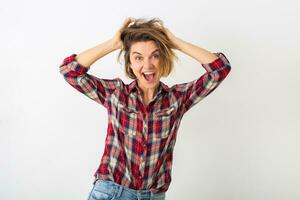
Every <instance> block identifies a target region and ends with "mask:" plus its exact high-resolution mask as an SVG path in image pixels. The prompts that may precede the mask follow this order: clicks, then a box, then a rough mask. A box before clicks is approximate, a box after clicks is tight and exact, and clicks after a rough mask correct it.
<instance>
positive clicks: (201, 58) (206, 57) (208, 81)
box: [166, 29, 231, 111]
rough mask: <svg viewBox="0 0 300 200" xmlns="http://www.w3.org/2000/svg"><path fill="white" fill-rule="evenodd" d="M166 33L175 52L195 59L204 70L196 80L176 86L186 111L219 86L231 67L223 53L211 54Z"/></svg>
mask: <svg viewBox="0 0 300 200" xmlns="http://www.w3.org/2000/svg"><path fill="white" fill-rule="evenodd" d="M166 31H167V35H168V37H169V39H170V40H171V41H172V42H173V43H174V45H175V46H176V49H177V50H179V51H182V52H183V53H185V54H187V55H189V56H191V57H192V58H194V59H196V60H197V61H198V62H199V63H200V64H201V65H202V66H203V67H204V69H205V70H206V73H205V74H203V75H202V76H201V77H199V78H198V79H196V80H194V81H191V82H188V83H183V84H177V85H176V89H177V90H179V91H180V92H181V93H182V94H183V99H182V102H183V103H184V106H185V111H187V110H189V109H190V108H191V107H192V106H194V105H196V104H197V103H198V102H200V101H201V100H202V99H204V98H205V97H206V96H207V95H209V94H210V93H211V92H212V91H214V90H215V89H216V88H217V87H218V86H219V85H220V83H221V82H222V81H223V80H224V79H225V77H226V76H227V75H228V74H229V72H230V70H231V65H230V63H229V61H228V59H227V58H226V56H225V55H224V54H223V53H220V52H219V53H211V52H209V51H207V50H205V49H203V48H201V47H198V46H196V45H194V44H191V43H189V42H186V41H184V40H182V39H180V38H178V37H176V36H175V35H174V34H172V33H171V32H170V31H169V30H168V29H166Z"/></svg>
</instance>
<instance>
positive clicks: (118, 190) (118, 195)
mask: <svg viewBox="0 0 300 200" xmlns="http://www.w3.org/2000/svg"><path fill="white" fill-rule="evenodd" d="M116 188H117V191H116V193H117V198H119V197H120V196H121V194H122V191H123V187H122V186H121V185H116Z"/></svg>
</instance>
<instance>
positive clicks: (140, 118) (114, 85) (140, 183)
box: [59, 53, 231, 193]
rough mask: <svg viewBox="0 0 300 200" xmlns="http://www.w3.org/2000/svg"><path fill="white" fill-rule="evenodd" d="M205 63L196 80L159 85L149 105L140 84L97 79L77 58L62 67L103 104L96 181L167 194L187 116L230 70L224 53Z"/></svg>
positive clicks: (75, 83)
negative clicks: (104, 126)
mask: <svg viewBox="0 0 300 200" xmlns="http://www.w3.org/2000/svg"><path fill="white" fill-rule="evenodd" d="M214 54H215V55H217V56H218V58H217V59H216V60H214V61H213V62H211V63H208V64H202V66H203V67H204V69H205V70H206V73H204V74H203V75H202V76H201V77H199V78H197V79H195V80H194V81H191V82H187V83H181V84H176V85H174V86H172V87H168V86H167V85H166V84H164V83H163V82H160V84H159V89H158V90H157V93H156V94H155V96H154V98H153V100H152V101H151V102H150V103H149V105H148V106H145V105H144V104H143V100H142V95H141V90H140V89H139V87H137V81H136V80H134V81H132V82H131V83H130V84H125V83H124V82H123V81H122V80H121V79H120V78H115V79H102V78H97V77H95V76H93V75H91V74H89V73H87V71H88V70H89V69H90V68H87V67H85V66H83V65H81V64H79V63H78V62H77V61H76V59H75V57H76V54H72V55H70V56H69V57H66V58H65V59H64V61H63V63H62V64H61V65H60V66H59V70H60V73H61V74H62V75H63V77H64V79H65V80H66V81H67V82H68V83H69V84H70V85H71V86H72V87H74V88H75V89H76V90H78V91H79V92H81V93H83V94H84V95H86V96H87V97H89V98H91V99H92V100H94V101H96V102H97V103H99V104H100V105H103V106H104V107H105V108H106V109H107V111H108V126H107V135H106V139H105V148H104V153H103V155H102V159H101V163H100V165H99V167H98V169H97V170H96V172H95V173H94V177H95V180H96V179H104V180H111V181H114V182H116V183H118V184H120V185H123V186H125V187H128V188H131V189H135V190H150V191H152V192H154V193H157V192H165V191H167V190H168V188H169V185H170V183H171V170H172V160H173V149H174V145H175V142H176V136H177V130H178V128H179V125H180V121H181V119H182V117H183V115H184V113H185V112H187V111H188V110H189V109H190V108H191V107H193V106H194V105H195V104H197V103H199V102H200V101H201V100H203V99H204V98H205V97H206V96H207V95H209V94H210V93H211V92H212V91H214V90H215V89H216V88H217V87H218V86H219V84H220V83H221V82H222V81H223V80H224V79H225V77H226V76H227V75H228V73H229V72H230V70H231V66H230V63H229V61H228V60H227V58H226V57H225V55H224V54H223V53H214Z"/></svg>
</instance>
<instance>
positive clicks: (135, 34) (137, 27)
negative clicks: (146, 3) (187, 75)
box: [118, 18, 178, 79]
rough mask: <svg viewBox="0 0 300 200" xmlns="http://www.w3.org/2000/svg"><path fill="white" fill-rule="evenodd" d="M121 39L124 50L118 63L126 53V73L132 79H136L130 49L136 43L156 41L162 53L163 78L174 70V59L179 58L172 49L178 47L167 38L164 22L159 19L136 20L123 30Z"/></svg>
mask: <svg viewBox="0 0 300 200" xmlns="http://www.w3.org/2000/svg"><path fill="white" fill-rule="evenodd" d="M120 39H121V41H122V43H123V48H122V49H121V50H120V52H119V55H118V61H120V57H121V55H122V53H124V61H125V73H126V75H127V76H128V77H129V78H131V79H136V76H135V75H134V73H133V71H132V69H131V68H130V49H131V46H132V44H134V43H136V42H146V41H154V42H155V44H156V45H157V47H158V49H159V53H160V57H159V63H160V66H159V72H160V74H161V75H162V76H163V77H166V76H168V75H169V74H170V73H171V72H172V70H173V68H174V59H176V60H178V57H177V56H176V54H175V53H174V51H173V50H172V49H175V48H176V46H175V44H173V43H172V42H171V41H170V39H169V38H168V36H167V33H166V30H165V28H164V25H163V22H162V21H161V20H160V19H158V18H153V19H150V20H146V19H144V18H139V19H135V20H134V21H133V22H132V23H131V25H129V26H128V27H124V28H123V29H122V30H121V35H120Z"/></svg>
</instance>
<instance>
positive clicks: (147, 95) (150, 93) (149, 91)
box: [138, 83, 159, 103]
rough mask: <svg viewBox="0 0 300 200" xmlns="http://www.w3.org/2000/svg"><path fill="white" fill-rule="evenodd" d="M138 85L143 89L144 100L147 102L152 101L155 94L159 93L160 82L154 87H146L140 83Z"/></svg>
mask: <svg viewBox="0 0 300 200" xmlns="http://www.w3.org/2000/svg"><path fill="white" fill-rule="evenodd" d="M138 87H139V88H140V90H141V93H142V97H143V100H144V101H145V102H146V103H147V102H150V101H151V100H152V99H153V97H154V96H155V94H156V93H157V90H158V87H159V83H158V84H157V85H156V86H155V87H153V88H144V87H143V86H141V85H140V84H138Z"/></svg>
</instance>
